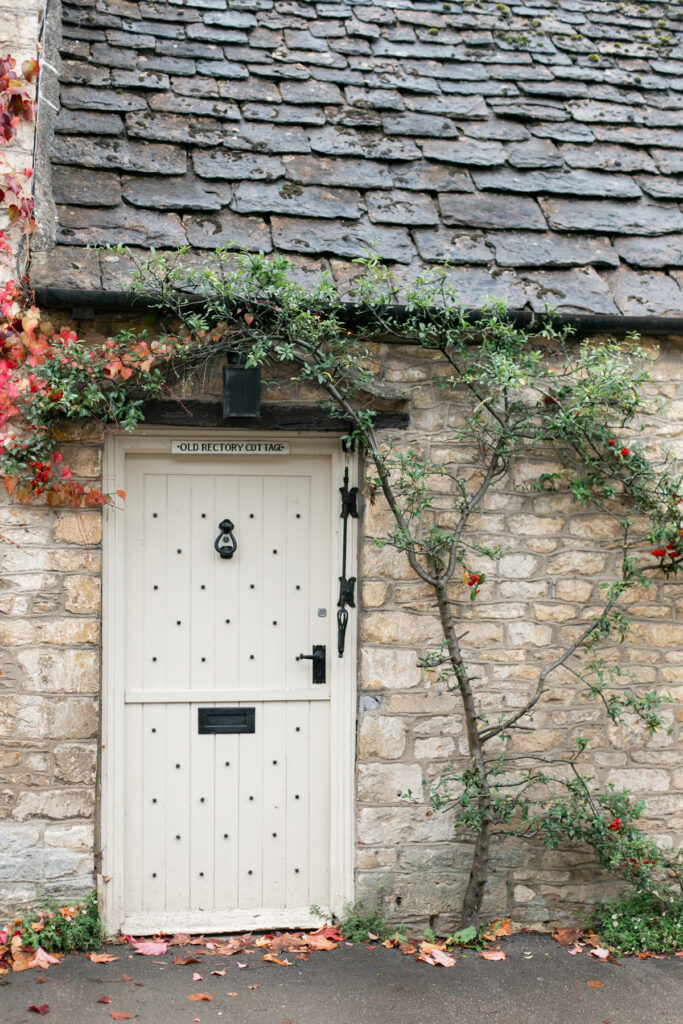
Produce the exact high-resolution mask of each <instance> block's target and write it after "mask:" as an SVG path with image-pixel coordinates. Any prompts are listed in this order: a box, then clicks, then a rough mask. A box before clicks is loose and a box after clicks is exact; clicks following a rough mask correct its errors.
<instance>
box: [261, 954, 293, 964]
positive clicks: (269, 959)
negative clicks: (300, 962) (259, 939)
mask: <svg viewBox="0 0 683 1024" xmlns="http://www.w3.org/2000/svg"><path fill="white" fill-rule="evenodd" d="M261 959H262V960H265V961H266V962H267V963H269V964H279V965H280V967H291V966H292V964H291V963H290V961H289V960H278V958H277V957H276V956H273V954H272V953H266V955H265V956H263V957H261Z"/></svg>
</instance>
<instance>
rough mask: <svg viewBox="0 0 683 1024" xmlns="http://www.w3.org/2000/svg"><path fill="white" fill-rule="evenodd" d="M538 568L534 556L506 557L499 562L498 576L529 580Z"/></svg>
mask: <svg viewBox="0 0 683 1024" xmlns="http://www.w3.org/2000/svg"><path fill="white" fill-rule="evenodd" d="M537 568H538V559H537V558H534V557H533V555H504V556H503V557H502V558H501V560H500V561H499V562H498V575H499V576H502V577H503V578H504V579H517V580H524V579H528V578H529V576H533V574H534V573H535V572H536V569H537ZM513 596H514V595H513Z"/></svg>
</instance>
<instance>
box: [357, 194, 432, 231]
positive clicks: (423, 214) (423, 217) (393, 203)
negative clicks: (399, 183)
mask: <svg viewBox="0 0 683 1024" xmlns="http://www.w3.org/2000/svg"><path fill="white" fill-rule="evenodd" d="M366 200H367V204H368V217H369V218H370V220H371V221H372V223H373V224H409V225H413V224H419V225H423V224H438V223H439V213H438V210H437V208H436V206H435V204H434V202H433V201H432V199H431V198H430V197H429V196H428V195H426V194H425V193H424V192H410V191H404V190H402V189H397V188H394V189H391V190H390V191H386V192H384V191H382V192H368V193H366Z"/></svg>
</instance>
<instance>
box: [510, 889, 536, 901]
mask: <svg viewBox="0 0 683 1024" xmlns="http://www.w3.org/2000/svg"><path fill="white" fill-rule="evenodd" d="M512 895H513V896H514V898H515V903H530V902H531V900H533V899H534V898H535V897H536V893H535V892H534V890H533V889H529V888H527V886H526V885H516V886H515V887H514V889H513V891H512Z"/></svg>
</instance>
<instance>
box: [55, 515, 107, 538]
mask: <svg viewBox="0 0 683 1024" xmlns="http://www.w3.org/2000/svg"><path fill="white" fill-rule="evenodd" d="M55 540H56V541H60V542H62V543H64V544H100V543H101V541H102V516H101V513H100V512H79V513H77V514H74V513H66V514H63V515H60V516H59V518H58V520H57V525H56V526H55Z"/></svg>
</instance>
